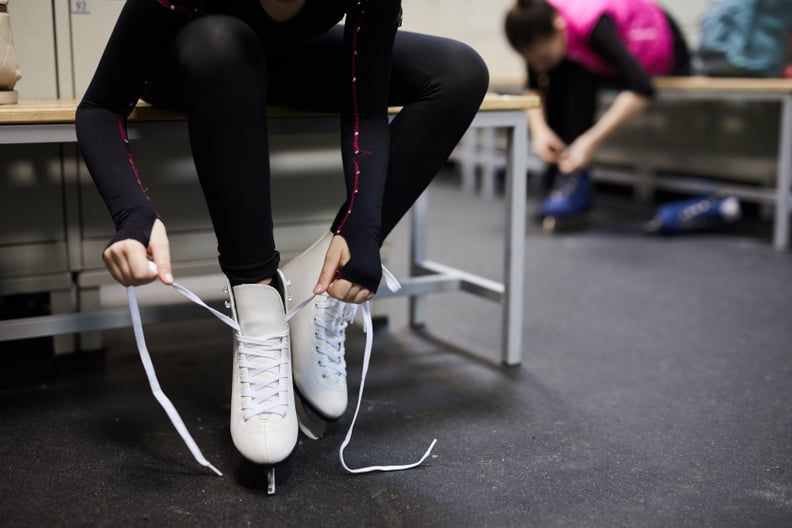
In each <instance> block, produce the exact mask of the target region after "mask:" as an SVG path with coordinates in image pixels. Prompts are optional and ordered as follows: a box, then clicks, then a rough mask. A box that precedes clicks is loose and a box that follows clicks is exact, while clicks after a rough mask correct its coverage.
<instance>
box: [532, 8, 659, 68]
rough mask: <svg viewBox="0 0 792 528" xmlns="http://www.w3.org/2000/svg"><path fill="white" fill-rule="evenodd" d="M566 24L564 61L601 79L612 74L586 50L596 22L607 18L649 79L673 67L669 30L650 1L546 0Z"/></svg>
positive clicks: (592, 53) (591, 52) (597, 58)
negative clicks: (582, 67) (576, 63)
mask: <svg viewBox="0 0 792 528" xmlns="http://www.w3.org/2000/svg"><path fill="white" fill-rule="evenodd" d="M547 2H548V3H550V4H551V5H552V6H554V7H555V8H556V9H557V10H558V13H559V14H560V15H561V17H562V18H563V19H564V20H566V23H567V42H568V44H567V46H568V47H567V57H568V58H569V59H571V60H574V61H576V62H579V63H581V64H582V65H583V66H585V67H586V68H587V69H588V70H590V71H592V72H594V73H598V74H601V75H613V74H614V73H616V72H615V71H614V69H613V67H612V66H611V65H610V64H608V63H607V62H605V61H604V60H602V59H601V58H600V57H599V56H598V55H597V54H596V53H594V51H592V49H591V47H590V46H589V35H590V34H591V31H592V30H593V29H594V26H595V24H596V23H597V21H598V20H599V18H600V17H601V16H602V15H604V14H608V15H610V16H611V17H613V19H614V20H615V22H616V27H617V28H618V30H619V34H620V36H621V37H622V40H623V41H624V43H625V45H626V46H627V49H628V50H629V51H630V52H631V53H632V54H633V55H634V56H635V57H636V58H637V59H638V62H640V63H641V65H642V66H643V67H644V69H645V70H646V71H647V72H648V73H649V74H651V75H663V74H667V73H669V72H670V71H671V68H672V67H673V64H674V45H673V37H672V35H671V29H670V28H669V27H668V21H667V20H666V16H665V13H664V12H663V10H662V9H661V8H660V7H659V6H658V5H657V4H655V3H654V2H652V1H651V0H547Z"/></svg>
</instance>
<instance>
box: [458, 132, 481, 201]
mask: <svg viewBox="0 0 792 528" xmlns="http://www.w3.org/2000/svg"><path fill="white" fill-rule="evenodd" d="M477 149H478V131H477V130H476V129H470V130H468V131H467V132H465V135H464V136H462V140H461V141H460V142H459V153H460V156H459V158H460V160H461V164H462V166H461V169H462V170H461V172H462V190H464V191H467V192H470V193H472V192H474V191H475V190H476V165H477V162H476V158H477V156H476V150H477Z"/></svg>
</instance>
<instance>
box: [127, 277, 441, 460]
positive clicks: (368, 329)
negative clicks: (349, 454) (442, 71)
mask: <svg viewBox="0 0 792 528" xmlns="http://www.w3.org/2000/svg"><path fill="white" fill-rule="evenodd" d="M152 264H153V263H152ZM382 273H383V278H384V279H385V283H386V285H387V286H388V288H389V289H390V290H391V291H397V290H398V289H400V288H401V285H400V284H399V281H398V280H397V279H396V277H395V276H394V275H393V274H392V273H391V272H390V271H389V270H388V269H387V268H385V267H384V266H383V267H382ZM173 288H174V289H175V290H176V291H177V292H179V293H180V294H182V295H183V296H184V297H186V298H187V299H189V300H190V301H192V302H194V303H195V304H197V305H198V306H201V307H202V308H205V309H206V310H208V311H209V312H210V313H211V314H212V315H214V316H215V317H217V318H218V319H219V320H220V321H222V322H223V323H225V324H226V325H227V326H229V327H231V328H232V329H233V330H234V331H235V332H236V333H237V334H240V328H239V324H238V323H237V322H236V321H234V320H233V319H232V318H231V317H228V316H227V315H225V314H223V313H221V312H219V311H217V310H215V309H214V308H212V307H211V306H209V305H208V304H206V303H205V302H203V301H202V300H201V298H200V297H198V296H197V295H195V294H194V293H193V292H191V291H190V290H188V289H187V288H185V287H184V286H182V285H180V284H178V283H175V282H174V283H173ZM127 297H128V299H129V312H130V315H131V316H132V327H133V330H134V333H135V342H136V343H137V348H138V353H139V354H140V361H141V363H142V364H143V369H144V370H145V371H146V377H147V378H148V381H149V386H150V387H151V392H152V394H153V395H154V398H155V399H156V400H157V401H158V402H159V404H160V405H161V406H162V408H163V409H164V410H165V413H166V414H167V415H168V418H169V419H170V421H171V423H172V424H173V426H174V427H175V428H176V431H177V432H178V433H179V436H181V438H182V440H183V441H184V443H185V445H186V446H187V448H188V449H189V450H190V453H192V455H193V458H195V460H196V462H198V463H199V464H200V465H202V466H204V467H208V468H209V469H211V470H212V471H214V472H215V473H216V474H217V475H219V476H223V474H222V473H221V472H220V470H218V469H217V468H216V467H215V466H213V465H212V464H211V463H210V462H209V461H208V460H206V458H205V457H204V456H203V453H201V450H200V449H199V448H198V445H197V444H196V443H195V440H193V438H192V436H191V435H190V432H189V431H188V430H187V426H185V425H184V421H183V420H182V419H181V416H180V415H179V412H178V411H177V410H176V408H175V407H174V406H173V403H171V401H170V399H169V398H168V397H167V396H166V395H165V393H164V392H163V391H162V388H161V387H160V384H159V381H158V380H157V374H156V371H155V370H154V364H153V362H152V360H151V355H150V354H149V351H148V348H147V347H146V340H145V336H144V334H143V323H142V321H141V318H140V307H139V306H138V302H137V295H136V294H135V288H134V286H130V287H128V288H127ZM313 298H314V297H313V295H312V296H311V297H309V298H307V299H305V300H304V301H302V302H300V303H299V304H297V305H296V306H295V307H294V308H292V309H291V310H289V312H288V313H287V314H286V320H287V321H288V320H290V319H291V318H292V317H293V316H294V314H296V313H297V312H299V311H300V310H301V309H302V308H303V307H305V306H306V305H307V304H308V303H310V302H311V301H312V300H313ZM362 312H363V331H364V332H365V334H366V347H365V350H364V351H363V370H362V373H361V378H360V390H359V391H358V400H357V404H356V406H355V414H354V415H353V417H352V423H351V424H350V425H349V429H348V430H347V434H346V437H345V438H344V441H343V442H342V443H341V446H340V447H339V449H338V457H339V460H340V461H341V465H342V466H343V468H344V469H345V470H346V471H347V472H349V473H355V474H358V473H370V472H372V471H400V470H404V469H411V468H414V467H417V466H419V465H421V464H422V463H423V462H424V461H425V460H426V459H427V458H428V457H429V455H430V454H431V452H432V449H433V448H434V446H435V444H436V443H437V439H434V440H433V441H432V443H431V445H430V446H429V448H428V449H427V450H426V452H425V453H424V455H423V456H422V457H421V458H420V460H418V461H417V462H415V463H412V464H405V465H391V466H368V467H362V468H350V467H349V466H347V464H346V461H345V460H344V450H345V449H346V447H347V446H348V445H349V443H350V441H351V440H352V431H353V429H354V427H355V422H356V421H357V417H358V413H359V412H360V404H361V402H362V400H363V387H364V385H365V382H366V374H367V373H368V369H369V363H370V361H371V349H372V345H373V336H374V330H373V325H372V322H371V306H370V305H369V303H368V301H367V302H365V303H363V304H362ZM271 338H272V339H274V338H276V336H270V337H267V338H255V339H253V338H247V337H245V338H240V339H244V342H245V343H246V344H247V345H253V346H255V347H256V348H259V347H260V346H261V348H262V350H261V351H258V350H256V351H255V354H256V355H257V356H259V357H263V356H265V355H267V354H268V351H269V349H270V347H271V345H270V344H263V343H267V342H269V341H270V339H271ZM264 349H266V350H267V351H265V350H264ZM278 360H280V357H279V358H278ZM256 368H262V369H263V370H267V368H263V367H261V366H260V365H256ZM255 376H256V374H253V377H255ZM267 385H269V384H267ZM265 394H267V393H262V394H260V395H259V394H257V395H256V396H257V398H256V399H258V398H259V397H260V398H261V400H262V401H261V402H260V404H256V405H255V406H253V407H251V409H248V410H251V412H254V413H264V412H272V411H273V410H274V409H275V408H277V407H278V405H275V404H272V407H270V404H266V402H268V401H269V399H270V398H266V397H265Z"/></svg>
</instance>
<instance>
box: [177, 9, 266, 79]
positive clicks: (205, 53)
mask: <svg viewBox="0 0 792 528" xmlns="http://www.w3.org/2000/svg"><path fill="white" fill-rule="evenodd" d="M176 49H177V53H178V58H179V63H180V65H181V67H182V68H183V70H184V71H185V72H186V73H187V74H189V75H197V76H205V75H209V76H212V77H215V78H217V77H218V76H220V77H227V76H229V75H233V73H234V71H235V70H237V69H240V68H241V69H247V68H250V67H255V66H258V65H260V64H261V63H263V61H264V53H263V50H262V47H261V43H260V41H259V39H258V36H257V35H256V33H255V31H253V29H252V28H251V27H250V26H248V25H247V24H246V23H245V22H243V21H241V20H239V19H238V18H234V17H230V16H226V15H208V16H204V17H201V18H198V19H196V20H194V21H192V22H190V23H189V24H188V25H187V26H186V27H185V28H184V29H183V30H182V31H181V33H179V35H178V37H177V41H176Z"/></svg>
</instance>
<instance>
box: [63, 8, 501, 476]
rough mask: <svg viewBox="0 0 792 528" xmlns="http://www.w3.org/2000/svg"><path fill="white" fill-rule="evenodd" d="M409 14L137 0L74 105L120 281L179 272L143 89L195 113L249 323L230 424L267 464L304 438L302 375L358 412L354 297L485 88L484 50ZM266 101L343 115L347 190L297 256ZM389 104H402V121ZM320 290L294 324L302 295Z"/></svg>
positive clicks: (220, 236)
mask: <svg viewBox="0 0 792 528" xmlns="http://www.w3.org/2000/svg"><path fill="white" fill-rule="evenodd" d="M401 16H402V15H401V5H400V1H399V0H234V1H233V2H229V1H224V0H128V1H127V2H126V4H125V5H124V7H123V10H122V12H121V15H120V18H119V20H118V22H117V24H116V27H115V29H114V30H113V33H112V36H111V37H110V40H109V42H108V44H107V48H106V49H105V51H104V54H103V56H102V58H101V61H100V63H99V66H98V68H97V70H96V73H95V75H94V78H93V80H92V82H91V84H90V86H89V88H88V90H87V92H86V94H85V96H84V99H83V100H82V102H81V104H80V106H79V109H78V113H77V123H76V125H77V133H78V137H79V142H80V147H81V150H82V153H83V157H84V159H85V162H86V164H87V166H88V168H89V170H90V173H91V176H92V177H93V179H94V181H95V183H96V186H97V188H98V189H99V192H100V193H101V195H102V197H103V198H104V201H105V203H106V204H107V207H108V209H109V211H110V213H111V215H112V217H113V220H114V222H115V227H116V234H115V236H114V237H113V239H112V240H111V241H110V243H109V244H108V246H107V248H106V249H105V251H104V254H103V257H104V261H105V263H106V265H107V268H108V269H109V270H110V272H111V274H112V275H113V277H114V278H115V279H116V280H118V282H120V283H121V284H124V285H137V284H143V283H147V282H150V281H152V280H154V279H155V278H157V277H158V278H159V279H160V280H161V281H162V282H163V283H165V284H171V283H172V282H173V277H172V275H171V265H170V258H169V253H168V238H167V235H166V230H165V224H164V222H163V220H162V217H160V214H159V213H158V212H157V210H156V209H155V208H154V205H153V203H152V200H151V199H150V198H149V196H148V194H147V192H146V188H145V185H144V184H143V183H142V182H143V178H142V176H141V175H139V174H138V171H137V169H136V167H135V163H134V159H133V157H132V153H131V151H130V146H129V141H128V138H127V135H126V118H127V116H128V115H129V113H130V112H131V111H132V109H133V108H134V107H135V104H136V103H137V102H138V99H139V98H141V97H142V98H143V99H145V100H146V101H148V102H150V103H152V104H154V105H158V106H162V107H165V108H169V109H173V110H177V111H180V112H183V113H185V114H186V115H187V119H188V125H189V134H190V142H191V146H192V152H193V157H194V160H195V166H196V169H197V173H198V177H199V179H200V183H201V185H202V188H203V192H204V196H205V199H206V202H207V205H208V208H209V212H210V215H211V218H212V223H213V227H214V230H215V233H216V235H217V242H218V250H219V262H220V267H221V269H222V271H223V272H224V273H225V275H226V276H227V278H228V282H229V293H230V297H231V305H232V311H233V316H234V318H235V319H236V320H237V322H238V323H239V325H240V327H241V335H238V336H236V341H235V347H234V349H235V350H234V362H233V365H234V368H233V384H232V399H231V436H232V439H233V441H234V444H235V445H236V447H237V449H239V451H240V452H241V453H242V455H244V456H245V457H246V458H247V459H249V460H251V461H253V462H257V463H262V464H275V463H278V462H280V461H282V460H284V459H285V458H286V457H287V456H288V455H289V454H290V453H291V452H292V450H293V449H294V447H295V444H296V442H297V431H298V423H297V417H296V414H295V401H294V391H293V388H292V374H293V376H294V385H296V388H297V390H298V391H299V393H300V395H301V396H302V397H303V398H304V400H305V401H306V403H307V404H308V406H310V407H312V408H313V409H314V410H315V411H316V412H318V413H319V414H320V415H322V416H323V417H324V418H326V419H336V418H338V417H339V416H341V414H342V413H343V412H344V410H345V409H346V405H347V392H346V391H347V385H346V369H345V362H344V349H343V330H344V328H345V327H346V325H347V324H348V322H349V319H350V314H354V310H353V309H352V308H353V307H351V306H350V305H347V304H346V303H361V302H363V301H366V300H368V299H369V298H371V297H372V296H373V295H374V293H375V292H376V291H377V286H378V285H379V283H380V278H381V276H382V268H381V263H380V255H379V250H380V246H381V245H382V243H383V240H384V239H385V238H386V237H387V236H388V234H389V233H390V232H391V230H392V229H393V228H394V226H395V225H396V223H397V222H398V221H399V219H401V218H402V216H403V215H404V214H405V213H406V211H407V210H408V209H409V208H410V206H411V205H412V203H413V202H414V201H415V200H416V199H417V198H418V196H419V195H420V193H421V192H422V191H423V190H424V189H425V188H426V186H427V185H428V184H429V182H430V181H431V180H432V178H433V177H434V176H435V174H436V173H437V172H438V170H439V169H440V167H441V165H442V164H443V163H444V162H445V160H446V158H447V157H448V155H449V154H450V153H451V150H452V149H453V148H454V146H455V145H456V144H457V142H458V141H459V139H460V137H461V136H462V134H463V133H464V132H465V130H466V129H467V127H468V125H469V124H470V122H471V120H472V119H473V117H474V115H475V114H476V112H477V110H478V108H479V105H480V103H481V101H482V99H483V96H484V93H485V91H486V89H487V86H488V74H487V69H486V67H485V65H484V63H483V61H482V60H481V58H480V57H479V56H478V55H477V54H476V53H475V52H474V51H473V50H472V49H470V48H469V47H468V46H466V45H463V44H461V43H459V42H454V41H451V40H447V39H442V38H437V37H431V36H426V35H420V34H415V33H408V32H404V31H397V29H398V27H399V25H400V24H401ZM344 18H345V22H344V24H343V25H337V24H338V22H339V21H341V20H342V19H344ZM268 104H277V105H285V106H290V107H294V108H298V109H305V110H311V111H319V112H335V113H338V114H340V116H341V130H340V132H341V143H342V149H343V151H342V157H343V167H344V174H345V178H346V191H347V193H346V201H345V203H344V204H343V205H342V206H341V207H340V209H339V211H338V215H337V217H336V219H335V221H334V222H333V223H332V226H330V228H329V230H328V233H327V235H326V236H324V237H322V238H321V239H320V240H319V241H317V242H316V243H315V244H314V245H313V246H312V247H310V248H309V249H308V250H307V251H306V252H305V253H303V254H302V255H300V256H299V257H297V258H296V259H295V260H294V261H293V262H290V263H289V266H288V267H287V268H286V269H284V270H281V269H280V261H279V255H278V251H277V250H276V249H275V241H274V239H273V219H272V208H271V203H270V200H271V197H270V168H269V152H268V145H267V105H268ZM389 105H400V106H403V107H404V108H403V110H402V111H401V112H400V113H399V114H398V115H397V116H396V117H395V118H394V119H393V122H392V123H390V125H389V123H388V115H387V109H388V106H389ZM306 192H310V191H306ZM149 258H151V259H152V260H153V261H154V263H156V269H157V270H158V271H156V272H155V271H153V269H150V267H149V262H148V259H149ZM314 294H315V295H316V296H317V298H316V299H315V300H314V302H312V303H310V304H309V305H307V306H306V308H305V309H304V310H302V311H301V312H299V313H298V314H297V315H296V316H295V317H294V318H292V319H291V321H290V322H289V324H288V325H287V321H286V319H285V315H284V311H285V309H287V308H288V307H290V306H288V304H289V303H290V302H291V299H292V298H294V299H295V300H301V299H303V298H306V297H308V298H310V296H311V295H314ZM290 338H291V341H290ZM290 348H291V355H290Z"/></svg>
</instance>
